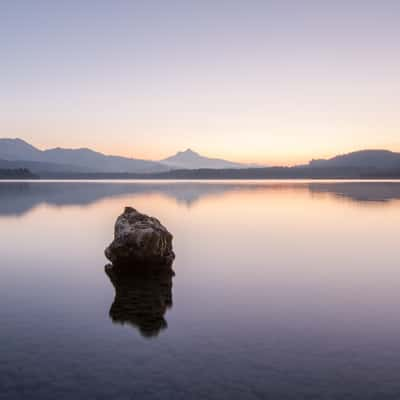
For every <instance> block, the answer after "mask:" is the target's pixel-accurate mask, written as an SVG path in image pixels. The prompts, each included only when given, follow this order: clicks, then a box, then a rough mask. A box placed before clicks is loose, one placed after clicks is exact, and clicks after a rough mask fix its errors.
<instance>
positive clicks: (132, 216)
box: [105, 207, 175, 270]
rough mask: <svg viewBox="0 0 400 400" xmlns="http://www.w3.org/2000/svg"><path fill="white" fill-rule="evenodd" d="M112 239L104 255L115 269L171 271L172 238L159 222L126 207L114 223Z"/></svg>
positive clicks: (172, 255)
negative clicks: (162, 268) (151, 268)
mask: <svg viewBox="0 0 400 400" xmlns="http://www.w3.org/2000/svg"><path fill="white" fill-rule="evenodd" d="M114 235H115V237H114V241H113V242H112V243H111V244H110V245H109V246H108V247H107V249H106V250H105V255H106V257H107V258H108V259H109V260H110V261H111V262H112V263H113V264H114V266H115V267H121V268H122V267H124V268H127V267H128V268H129V269H132V270H134V269H136V268H141V267H146V268H150V267H154V268H159V267H171V265H172V262H173V260H174V258H175V254H174V252H173V250H172V239H173V236H172V235H171V233H170V232H168V230H167V228H165V227H164V226H163V225H162V224H161V223H160V221H159V220H158V219H156V218H154V217H149V216H148V215H145V214H141V213H140V212H138V211H137V210H135V209H134V208H132V207H126V208H125V211H124V213H123V214H121V215H120V216H119V217H118V219H117V221H116V223H115V232H114Z"/></svg>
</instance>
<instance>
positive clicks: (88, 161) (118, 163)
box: [0, 138, 400, 174]
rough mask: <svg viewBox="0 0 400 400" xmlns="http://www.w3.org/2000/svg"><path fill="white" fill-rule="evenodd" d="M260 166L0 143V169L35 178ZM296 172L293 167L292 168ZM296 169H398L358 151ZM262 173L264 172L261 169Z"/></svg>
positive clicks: (188, 155) (389, 155) (398, 159)
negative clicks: (27, 172) (25, 172)
mask: <svg viewBox="0 0 400 400" xmlns="http://www.w3.org/2000/svg"><path fill="white" fill-rule="evenodd" d="M257 167H261V166H257V165H254V164H253V165H249V164H241V163H236V162H232V161H227V160H223V159H217V158H208V157H204V156H202V155H200V154H198V153H196V152H194V151H193V150H190V149H188V150H186V151H182V152H178V153H177V154H175V155H174V156H171V157H168V158H166V159H163V160H160V161H149V160H142V159H135V158H127V157H120V156H112V155H105V154H102V153H99V152H96V151H93V150H90V149H63V148H54V149H49V150H40V149H38V148H36V147H34V146H33V145H31V144H29V143H27V142H25V141H24V140H22V139H18V138H17V139H8V138H4V139H0V168H8V169H13V168H27V169H29V170H30V171H32V172H33V173H36V174H44V173H45V174H48V173H50V174H57V173H60V174H62V173H88V174H90V173H110V174H112V173H132V174H147V173H163V172H168V171H173V170H197V169H215V170H219V169H251V168H257ZM293 168H297V167H293ZM299 168H312V169H316V168H317V169H318V168H374V169H398V168H400V153H394V152H391V151H388V150H362V151H357V152H353V153H349V154H345V155H339V156H336V157H333V158H331V159H327V160H312V161H310V162H309V164H307V165H305V166H299ZM264 169H265V168H264Z"/></svg>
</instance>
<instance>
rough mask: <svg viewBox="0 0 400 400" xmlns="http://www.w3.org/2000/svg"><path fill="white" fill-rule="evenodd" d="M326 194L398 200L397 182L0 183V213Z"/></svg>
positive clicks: (188, 204) (399, 188) (399, 187)
mask: <svg viewBox="0 0 400 400" xmlns="http://www.w3.org/2000/svg"><path fill="white" fill-rule="evenodd" d="M285 190H292V191H299V192H308V193H310V194H311V195H321V194H328V195H332V196H333V197H335V198H346V199H349V200H351V201H356V202H377V203H378V202H379V203H382V202H389V201H392V200H398V199H400V182H396V181H392V182H384V181H381V182H376V181H375V182H370V181H364V182H363V181H359V182H343V181H342V182H340V181H330V182H318V181H311V182H296V181H285V182H283V181H252V182H249V181H247V182H243V181H230V182H227V181H197V182H194V181H191V182H184V181H183V182H176V181H175V182H165V181H164V182H162V181H154V182H140V181H139V182H138V181H136V182H134V181H131V182H128V181H125V182H116V181H114V182H0V215H23V214H25V213H27V212H29V211H30V210H31V209H33V208H35V207H36V206H38V205H41V204H50V205H54V206H65V205H81V206H86V205H90V204H93V203H96V202H97V201H100V200H102V199H106V198H112V197H118V196H124V195H149V194H160V195H163V196H165V197H168V198H173V199H174V200H175V201H176V203H177V204H178V205H184V206H186V207H192V206H193V205H195V204H197V203H199V202H200V201H202V200H204V199H206V198H209V197H215V196H222V195H224V194H227V193H235V192H239V193H240V192H257V193H258V194H260V193H261V194H265V195H268V194H269V193H271V192H278V191H285Z"/></svg>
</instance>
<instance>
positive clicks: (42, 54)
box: [0, 0, 400, 164]
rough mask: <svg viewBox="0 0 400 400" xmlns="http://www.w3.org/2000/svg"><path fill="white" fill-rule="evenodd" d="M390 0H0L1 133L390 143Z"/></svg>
mask: <svg viewBox="0 0 400 400" xmlns="http://www.w3.org/2000/svg"><path fill="white" fill-rule="evenodd" d="M399 106H400V1H397V0H392V1H389V0H375V1H370V0H363V1H361V0H359V1H354V0H353V1H351V0H346V1H344V0H343V1H342V0H336V1H332V0H330V1H324V0H318V1H307V0H293V1H285V0H276V1H268V0H260V1H252V0H242V1H235V0H229V1H218V0H213V1H208V0H202V1H194V0H193V1H190V0H186V1H177V0H168V1H167V0H162V1H151V0H146V1H144V0H142V1H134V0H131V1H128V0H127V1H119V0H112V1H111V0H108V1H103V0H96V1H89V0H86V1H85V0H80V1H74V0H72V1H71V0H70V1H59V0H45V1H40V0H35V1H31V0H26V1H19V0H8V1H0V136H2V137H17V136H18V137H21V138H23V139H25V140H27V141H29V142H31V143H32V144H34V145H36V146H38V147H40V148H48V147H55V146H63V147H90V148H93V149H96V150H99V151H102V152H105V153H109V154H111V153H113V154H121V155H127V156H134V157H140V158H151V159H160V158H163V157H166V156H169V155H170V154H172V153H175V152H176V151H177V150H182V149H185V148H187V147H191V148H193V149H195V150H197V151H199V152H201V153H203V154H205V155H208V156H220V157H224V158H229V159H232V160H237V161H252V162H260V163H267V164H278V163H279V164H293V163H298V162H302V161H307V160H308V159H310V158H313V157H314V158H319V157H328V156H331V155H334V154H336V153H343V152H348V151H352V150H357V149H362V148H388V149H392V150H395V151H400V113H399Z"/></svg>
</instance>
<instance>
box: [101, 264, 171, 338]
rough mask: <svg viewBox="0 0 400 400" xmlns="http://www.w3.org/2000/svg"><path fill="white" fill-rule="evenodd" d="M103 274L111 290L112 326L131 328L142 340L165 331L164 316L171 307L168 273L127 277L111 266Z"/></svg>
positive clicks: (169, 275)
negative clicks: (112, 289) (132, 327)
mask: <svg viewBox="0 0 400 400" xmlns="http://www.w3.org/2000/svg"><path fill="white" fill-rule="evenodd" d="M105 271H106V274H107V276H108V277H109V278H110V281H111V283H112V284H113V286H114V289H115V298H114V302H113V303H112V305H111V308H110V313H109V314H110V318H111V319H112V321H113V322H114V323H119V324H122V325H123V324H129V325H132V326H134V327H136V328H137V329H138V330H139V332H140V334H141V335H142V336H143V337H153V336H157V335H158V334H159V333H160V331H161V330H163V329H166V328H167V322H166V320H165V319H164V315H165V313H166V311H167V309H168V308H171V307H172V276H173V273H172V272H170V271H166V272H160V273H158V274H156V273H152V274H145V275H143V274H140V273H139V274H129V275H127V274H126V273H125V274H121V272H118V271H116V270H115V268H113V267H112V266H111V265H107V266H106V268H105Z"/></svg>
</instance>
